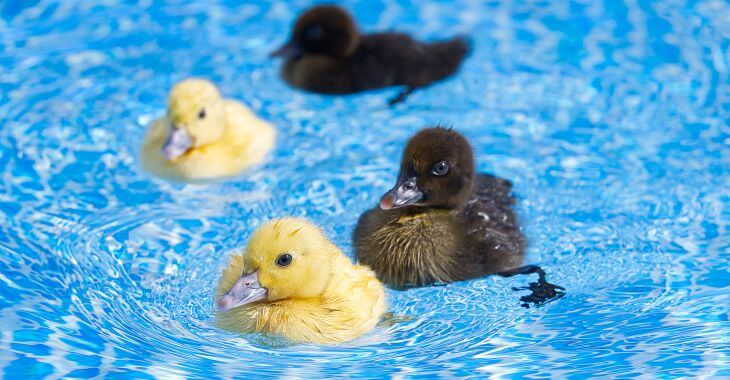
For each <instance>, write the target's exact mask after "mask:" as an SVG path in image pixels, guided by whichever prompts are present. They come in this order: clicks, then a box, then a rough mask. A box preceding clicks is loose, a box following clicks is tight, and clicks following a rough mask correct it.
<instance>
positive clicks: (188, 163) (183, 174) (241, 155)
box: [142, 79, 276, 180]
mask: <svg viewBox="0 0 730 380" xmlns="http://www.w3.org/2000/svg"><path fill="white" fill-rule="evenodd" d="M275 136H276V132H275V130H274V128H273V127H272V126H271V124H269V123H267V122H265V121H263V120H261V119H259V118H257V117H256V116H255V115H254V114H253V113H252V112H251V111H250V110H249V109H248V108H246V107H245V106H244V105H243V104H241V103H239V102H237V101H235V100H231V99H224V98H223V97H222V96H221V93H220V91H218V88H217V87H216V86H215V85H214V84H213V83H211V82H209V81H206V80H203V79H187V80H184V81H182V82H180V83H178V84H176V85H175V86H174V87H173V88H172V91H170V97H169V101H168V109H167V115H166V116H165V117H164V118H162V119H159V120H157V121H155V122H154V123H153V124H152V126H151V127H150V130H149V132H148V133H147V136H146V137H145V142H144V145H143V146H142V164H143V167H144V168H145V170H147V171H149V172H151V173H154V174H157V175H160V176H163V177H168V178H172V179H177V180H201V179H211V178H216V177H225V176H231V175H234V174H237V173H239V172H241V171H242V170H244V169H245V168H247V167H249V166H251V165H254V164H257V163H259V162H261V161H262V160H263V159H264V157H265V156H266V154H267V153H268V152H269V151H270V150H271V148H272V147H273V146H274V139H275Z"/></svg>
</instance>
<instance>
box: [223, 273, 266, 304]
mask: <svg viewBox="0 0 730 380" xmlns="http://www.w3.org/2000/svg"><path fill="white" fill-rule="evenodd" d="M267 297H268V290H267V289H266V288H264V287H262V286H261V284H260V283H259V273H258V271H254V272H251V273H244V274H243V275H242V276H241V278H239V279H238V281H236V283H235V284H233V287H231V289H230V290H229V291H228V292H226V294H224V295H223V296H221V298H220V299H218V311H220V312H221V313H222V312H226V311H228V310H231V309H234V308H237V307H239V306H243V305H246V304H249V303H253V302H256V301H261V300H266V299H267Z"/></svg>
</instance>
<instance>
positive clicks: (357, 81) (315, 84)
mask: <svg viewBox="0 0 730 380" xmlns="http://www.w3.org/2000/svg"><path fill="white" fill-rule="evenodd" d="M468 51H469V42H468V40H467V39H466V38H464V37H456V38H453V39H451V40H448V41H441V42H434V43H424V42H419V41H416V40H414V39H413V38H411V37H410V36H408V35H406V34H402V33H377V34H360V33H358V31H357V27H356V25H355V22H354V21H353V19H352V17H351V16H350V15H349V14H348V13H347V11H346V10H344V9H342V8H340V7H338V6H333V5H320V6H315V7H313V8H311V9H309V10H307V11H306V12H304V13H303V14H302V15H301V16H300V17H299V19H298V20H297V22H296V23H295V25H294V31H293V33H292V36H291V39H290V40H289V42H287V43H286V44H285V45H283V46H282V47H281V48H279V49H278V50H276V51H274V52H273V53H271V55H272V56H273V57H283V58H285V59H286V62H285V64H284V67H283V70H282V76H283V78H284V80H285V81H286V82H288V83H289V84H290V85H292V86H294V87H298V88H301V89H303V90H307V91H311V92H317V93H323V94H349V93H355V92H360V91H365V90H371V89H377V88H382V87H389V86H404V87H405V89H404V90H403V92H401V93H400V94H399V95H398V96H396V97H395V98H394V99H392V100H391V101H390V104H395V103H398V102H401V101H403V100H405V99H406V97H407V96H408V95H409V94H410V93H412V92H413V91H414V90H415V89H417V88H420V87H424V86H427V85H429V84H431V83H433V82H436V81H440V80H442V79H445V78H447V77H449V76H451V75H453V74H454V73H455V72H456V70H457V69H458V68H459V66H460V65H461V62H462V61H463V60H464V58H465V57H466V55H467V53H468Z"/></svg>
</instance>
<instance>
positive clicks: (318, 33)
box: [306, 25, 324, 41]
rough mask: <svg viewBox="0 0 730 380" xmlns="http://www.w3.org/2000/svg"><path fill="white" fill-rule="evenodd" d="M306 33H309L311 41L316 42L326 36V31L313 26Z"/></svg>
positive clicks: (308, 37)
mask: <svg viewBox="0 0 730 380" xmlns="http://www.w3.org/2000/svg"><path fill="white" fill-rule="evenodd" d="M306 33H307V39H309V40H311V41H315V40H318V39H320V38H322V36H323V35H324V30H323V29H322V27H321V26H319V25H315V26H312V27H310V28H309V29H307V31H306Z"/></svg>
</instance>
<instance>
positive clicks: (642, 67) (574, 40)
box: [0, 0, 730, 378]
mask: <svg viewBox="0 0 730 380" xmlns="http://www.w3.org/2000/svg"><path fill="white" fill-rule="evenodd" d="M132 3H133V2H131V1H126V2H115V1H98V2H92V1H83V2H82V1H51V0H48V1H30V0H28V1H13V0H11V1H3V2H0V119H1V122H0V174H1V175H2V181H1V182H0V374H3V375H4V377H6V378H15V377H17V376H18V375H20V374H27V375H31V377H48V378H58V377H91V376H105V377H127V376H134V377H143V378H152V377H162V378H170V377H206V378H210V377H230V376H233V375H240V376H245V375H253V376H263V375H279V376H289V377H310V378H316V377H317V376H314V375H313V374H320V376H323V375H325V374H328V375H331V376H343V377H349V376H352V377H355V376H362V377H381V376H392V377H397V378H410V377H443V378H452V377H461V376H475V377H484V376H486V375H502V376H504V377H518V376H529V375H532V376H556V377H564V376H574V377H584V376H588V375H593V376H608V377H634V376H639V375H648V376H649V377H656V376H659V377H675V376H683V375H684V376H701V375H704V376H708V377H723V376H730V364H729V361H730V358H729V356H730V322H729V321H728V319H729V318H728V313H729V311H728V305H730V269H729V266H728V257H730V233H729V232H728V225H729V224H730V208H729V207H728V205H729V204H730V195H729V193H728V188H730V126H729V122H728V120H729V119H730V80H729V79H728V70H729V66H730V58H729V57H730V42H729V41H730V23H728V21H727V20H730V4H729V3H727V2H725V1H721V0H699V1H690V2H685V1H661V2H647V1H640V0H626V1H623V2H614V1H608V0H607V1H604V2H594V1H588V0H586V1H573V2H564V1H562V0H555V1H540V2H532V4H529V5H528V4H520V3H512V2H505V3H504V4H501V3H490V4H482V3H481V2H479V1H473V2H472V1H460V2H458V3H455V4H454V3H450V2H428V3H427V2H416V3H414V2H410V1H405V0H403V1H401V0H386V1H371V0H363V1H359V2H348V3H347V4H346V6H347V7H348V8H349V9H351V10H353V11H354V12H355V13H356V14H357V19H358V20H359V21H360V23H361V27H362V29H363V30H366V31H373V30H388V29H396V28H397V29H400V30H404V31H407V32H410V33H412V34H413V35H415V36H417V37H418V38H422V39H439V38H444V37H448V36H450V35H452V34H456V33H466V34H470V35H472V36H473V39H474V48H475V51H474V53H473V54H472V55H471V57H470V58H469V60H468V61H467V62H466V64H465V66H464V68H463V70H462V71H461V72H460V73H459V75H458V76H457V77H456V78H454V79H452V80H449V81H446V82H444V83H441V84H438V85H435V86H433V87H431V88H429V89H427V90H423V91H419V92H417V93H415V94H414V95H412V96H411V97H410V98H409V100H408V101H406V102H405V103H403V104H400V105H398V106H397V107H395V108H388V107H386V106H385V102H386V100H387V99H388V98H390V97H392V96H394V95H395V94H396V92H397V90H395V89H387V90H382V91H374V92H369V93H365V94H361V95H354V96H347V97H337V98H333V97H326V96H319V95H309V94H304V93H302V92H299V91H296V90H293V89H290V88H288V87H287V86H286V85H285V84H283V83H282V82H281V81H280V80H279V78H278V69H279V64H280V63H279V62H272V61H270V60H269V59H268V57H267V54H268V53H269V52H270V51H271V50H273V49H274V48H275V47H277V46H278V44H280V43H282V42H284V40H285V39H286V33H287V31H288V29H289V26H290V24H291V21H292V19H293V18H294V17H295V15H296V14H297V13H298V12H300V10H301V9H304V8H306V7H307V6H308V5H309V3H308V2H306V1H296V2H294V3H292V4H287V3H285V2H268V3H250V4H238V2H234V1H229V2H208V1H195V2H185V1H168V2H152V1H140V2H139V4H132ZM191 75H197V76H204V77H207V78H210V79H212V80H214V81H216V82H217V83H219V84H220V85H221V88H222V90H223V92H224V93H225V94H226V95H228V96H230V97H235V98H238V99H241V100H243V101H245V102H246V103H247V104H249V105H250V106H251V107H252V108H253V109H254V110H255V111H256V112H258V113H259V114H260V115H261V116H262V117H263V118H266V119H268V120H271V121H272V122H273V123H275V125H276V127H277V129H278V130H279V137H280V139H279V142H278V146H277V148H276V150H275V152H274V153H273V154H272V156H271V157H270V159H269V161H268V162H267V163H265V164H264V165H262V166H261V167H260V168H257V169H254V170H251V171H249V172H247V173H246V174H244V175H242V176H239V177H237V178H234V179H231V180H227V181H224V182H218V183H212V184H202V185H183V184H173V183H169V182H166V181H163V180H159V179H156V178H152V177H151V176H149V175H147V174H146V173H144V172H143V171H142V170H141V167H140V163H139V160H138V159H137V153H138V151H139V148H140V144H141V139H142V137H143V135H144V132H145V128H146V125H147V123H149V122H150V121H151V120H153V119H154V118H156V117H159V116H160V115H162V114H163V113H164V108H165V105H166V95H167V91H168V89H169V88H170V86H171V85H172V84H173V83H174V82H176V81H178V80H180V79H182V78H185V77H188V76H191ZM435 123H442V124H445V125H453V126H454V127H456V128H457V129H458V130H460V131H462V132H463V133H464V134H465V135H467V136H468V137H469V138H470V139H471V141H472V143H473V145H474V148H475V151H476V157H477V159H478V162H479V168H480V169H481V170H482V171H488V172H493V173H496V174H498V175H500V176H503V177H506V178H509V179H511V180H513V181H514V183H515V193H516V194H517V196H518V197H519V199H520V201H519V205H518V211H519V215H520V218H521V220H522V223H523V225H524V229H525V233H526V235H527V236H528V239H529V242H530V246H529V252H528V262H529V263H537V264H540V265H542V266H543V267H544V268H545V269H546V270H547V271H548V273H549V276H550V277H549V278H550V280H551V281H552V282H555V283H557V284H560V285H562V286H564V287H565V288H566V289H567V295H566V296H565V298H563V299H560V300H558V301H555V302H552V303H549V304H547V305H544V306H542V307H539V308H530V309H524V308H521V307H520V306H519V300H518V298H519V295H520V293H516V292H513V291H512V290H511V288H512V287H513V286H522V285H525V284H526V283H528V282H529V281H531V280H534V279H533V278H531V277H522V278H520V277H515V278H509V279H505V278H498V277H488V278H484V279H478V280H474V281H469V282H463V283H457V284H452V285H449V286H445V287H431V288H423V289H415V290H409V291H406V292H396V291H389V292H388V297H389V303H390V308H391V311H392V312H393V313H395V314H396V315H402V316H409V317H410V319H405V320H403V321H400V322H397V323H391V324H384V325H382V326H380V327H378V328H377V329H376V330H375V331H373V332H372V333H370V334H368V335H366V336H364V337H362V338H360V339H358V340H356V341H354V342H351V343H348V344H344V345H341V346H318V345H288V346H287V345H284V346H274V347H272V346H271V345H267V344H265V343H264V342H261V341H260V340H258V339H256V338H255V337H250V336H248V337H241V336H236V335H232V334H229V333H227V332H224V331H221V330H218V329H216V328H214V327H213V326H211V323H210V322H211V317H212V315H213V314H212V313H213V298H212V292H213V287H214V285H215V284H216V281H217V279H218V276H219V273H220V272H221V268H222V267H223V265H224V264H225V263H226V255H228V254H230V253H232V252H235V249H236V248H237V247H242V246H243V245H244V244H245V242H246V239H247V236H248V235H249V233H250V232H251V231H252V229H253V228H254V227H255V226H256V225H257V224H259V223H260V222H261V221H263V220H266V219H268V218H272V217H277V216H283V215H290V214H293V215H301V216H306V217H308V218H310V219H312V220H313V221H315V222H316V223H318V224H320V225H322V226H323V227H324V229H325V230H326V231H327V233H328V234H329V236H331V238H332V239H333V240H334V241H335V242H336V243H337V244H338V245H340V246H341V247H342V248H343V250H344V251H345V252H346V253H347V254H349V255H352V244H351V242H350V234H351V232H352V229H353V226H354V224H355V222H356V220H357V218H358V216H359V215H360V213H361V212H363V211H364V210H366V209H367V208H369V207H372V206H374V205H375V204H376V202H377V199H378V197H379V195H380V194H382V193H383V192H384V191H385V190H386V189H387V188H388V187H389V186H391V185H392V184H393V183H394V180H395V175H396V173H397V165H398V157H399V155H400V151H401V149H402V146H403V144H404V143H405V141H406V140H407V138H408V137H409V135H411V134H412V133H413V132H415V131H417V130H418V129H419V128H421V127H423V126H426V125H431V124H435Z"/></svg>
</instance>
